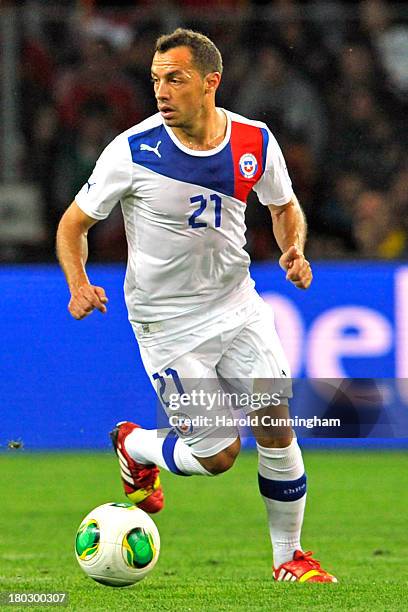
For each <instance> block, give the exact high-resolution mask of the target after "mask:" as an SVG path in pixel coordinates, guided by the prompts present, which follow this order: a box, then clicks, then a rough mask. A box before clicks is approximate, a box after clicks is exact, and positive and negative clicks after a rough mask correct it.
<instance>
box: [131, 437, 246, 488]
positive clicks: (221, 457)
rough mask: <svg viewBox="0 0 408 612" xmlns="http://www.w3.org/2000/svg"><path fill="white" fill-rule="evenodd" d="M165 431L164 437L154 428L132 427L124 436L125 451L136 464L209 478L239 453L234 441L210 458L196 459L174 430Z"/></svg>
mask: <svg viewBox="0 0 408 612" xmlns="http://www.w3.org/2000/svg"><path fill="white" fill-rule="evenodd" d="M166 431H167V432H168V433H167V435H166V434H165V433H164V432H163V431H160V430H157V429H142V428H140V427H137V428H136V427H135V428H134V429H133V430H132V431H131V432H130V433H129V434H128V435H127V437H126V440H125V447H126V451H127V452H128V453H129V455H130V456H131V457H132V459H134V460H135V461H137V462H138V463H143V464H152V463H155V464H156V465H158V466H159V467H161V468H163V469H165V470H167V471H169V472H173V473H174V474H179V475H183V476H191V475H193V474H201V475H205V476H211V475H215V474H221V473H222V472H225V471H227V470H228V469H229V468H230V467H231V466H232V465H233V463H234V460H235V458H236V456H237V455H238V453H239V450H240V440H239V438H236V439H235V440H234V441H232V442H231V443H229V444H228V446H227V447H226V448H224V449H223V450H221V451H219V452H217V453H215V454H214V455H212V456H209V457H198V456H195V455H194V453H193V451H192V450H191V448H190V446H188V444H186V442H185V441H184V440H182V439H181V438H180V437H179V436H178V435H177V434H176V433H175V431H174V430H170V431H169V430H166Z"/></svg>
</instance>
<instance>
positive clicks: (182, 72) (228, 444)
mask: <svg viewBox="0 0 408 612" xmlns="http://www.w3.org/2000/svg"><path fill="white" fill-rule="evenodd" d="M221 74H222V58H221V55H220V53H219V51H218V49H217V48H216V46H215V45H214V44H213V42H212V41H211V40H209V39H208V38H207V37H205V36H204V35H202V34H200V33H197V32H193V31H191V30H185V29H182V28H178V29H177V30H176V31H174V32H173V33H172V34H169V35H166V36H162V37H160V38H159V39H158V40H157V43H156V49H155V54H154V57H153V62H152V67H151V76H152V81H153V88H154V93H155V97H156V100H157V106H158V111H159V112H158V113H157V114H155V115H153V116H152V117H149V118H148V119H146V120H145V121H143V122H142V123H140V124H138V125H136V126H134V127H131V128H130V129H129V130H127V131H126V132H124V133H122V134H120V135H119V136H118V137H117V138H115V140H113V142H111V144H109V145H108V146H107V148H106V149H105V150H104V151H103V153H102V155H101V156H100V158H99V160H98V161H97V163H96V166H95V169H94V171H93V173H92V175H91V177H90V178H89V180H88V181H87V183H86V184H85V185H84V186H83V187H82V189H81V190H80V191H79V193H78V194H77V195H76V197H75V200H74V201H73V202H72V204H71V205H70V206H69V208H68V209H67V211H66V212H65V214H64V215H63V217H62V220H61V222H60V225H59V228H58V233H57V253H58V258H59V261H60V263H61V266H62V268H63V270H64V273H65V276H66V279H67V282H68V286H69V289H70V292H71V299H70V302H69V306H68V308H69V311H70V313H71V315H72V316H73V317H74V318H75V319H83V318H84V317H86V316H87V315H89V314H90V313H91V312H92V311H93V310H94V309H97V310H99V311H100V312H102V313H105V312H106V311H107V302H108V298H107V296H106V295H105V291H104V289H103V288H102V287H97V286H94V285H92V283H91V282H90V280H89V279H88V276H87V274H86V270H85V264H86V260H87V232H88V230H89V229H90V228H91V227H92V226H93V225H94V224H95V223H97V221H100V220H102V219H105V218H106V217H107V216H108V215H109V213H110V212H111V210H112V209H113V207H114V206H115V205H116V203H117V202H118V201H120V202H121V207H122V211H123V216H124V220H125V228H126V234H127V240H128V246H129V257H128V266H127V272H126V280H125V299H126V304H127V307H128V312H129V320H130V323H131V325H132V327H133V330H134V332H135V335H136V338H137V340H138V342H139V346H140V352H141V357H142V360H143V364H144V366H145V369H146V372H147V374H148V376H149V378H150V380H151V382H152V384H153V386H154V387H155V389H156V391H157V393H158V395H159V397H160V399H161V400H162V402H163V405H164V406H165V408H166V410H167V412H168V414H169V416H170V417H171V416H172V412H171V406H170V402H169V396H170V395H171V394H170V391H172V390H173V391H174V390H176V391H177V392H178V393H179V394H182V393H185V394H187V396H188V393H190V397H192V391H197V390H198V389H199V388H202V387H203V386H204V387H205V388H206V390H210V391H215V390H216V389H221V388H225V387H223V386H222V384H223V382H224V383H225V382H227V383H229V384H230V389H231V387H232V389H233V390H234V391H238V392H242V390H244V391H248V392H252V391H255V390H256V388H257V385H259V384H261V386H262V385H265V381H266V384H267V381H270V382H271V383H273V382H274V381H275V382H276V381H277V380H278V381H279V380H280V381H282V379H283V378H285V377H290V373H289V365H288V363H287V360H286V357H285V355H284V352H283V350H282V347H281V344H280V341H279V339H278V337H277V334H276V331H275V329H274V325H273V320H271V315H270V312H269V311H268V310H267V308H266V305H265V304H264V302H263V301H262V299H261V298H260V297H259V295H258V294H257V293H256V291H255V289H254V283H253V281H252V280H251V278H250V275H249V271H248V268H249V263H250V260H249V256H248V254H247V253H246V252H245V250H244V248H243V247H244V244H245V229H246V228H245V220H244V217H245V207H246V199H247V196H248V193H249V192H250V191H251V189H254V190H255V191H256V193H257V195H258V198H259V200H260V202H261V203H262V204H263V205H266V206H268V208H269V210H270V213H271V217H272V223H273V231H274V234H275V237H276V240H277V242H278V244H279V247H280V248H281V250H282V256H281V257H280V260H279V263H280V266H281V267H282V268H283V270H284V271H285V272H286V278H287V280H288V281H290V282H292V283H293V284H294V285H295V286H296V287H298V288H300V289H307V288H308V287H309V285H310V283H311V281H312V272H311V268H310V265H309V262H308V261H307V260H306V259H305V256H304V254H303V249H304V244H305V238H306V223H305V219H304V216H303V213H302V210H301V208H300V205H299V203H298V200H297V198H296V196H295V194H294V193H293V190H292V186H291V181H290V179H289V176H288V173H287V169H286V166H285V162H284V159H283V156H282V153H281V150H280V149H279V146H278V144H277V142H276V140H275V138H274V137H273V135H272V133H271V132H270V131H269V129H268V128H267V126H266V125H265V124H264V123H260V122H258V121H253V120H250V119H246V118H245V117H241V116H239V115H237V114H234V113H232V112H229V111H227V110H224V109H221V108H218V107H217V106H216V104H215V95H216V91H217V88H218V86H219V84H220V81H221ZM272 386H273V385H272ZM271 388H272V387H271ZM288 397H290V391H287V392H286V396H282V397H281V400H280V405H279V406H278V407H276V406H273V405H272V404H271V405H270V406H266V407H263V408H262V410H261V409H260V410H256V411H255V412H254V411H253V410H254V409H253V406H251V405H250V406H248V407H247V411H248V413H251V414H258V415H261V414H262V415H264V416H268V415H270V416H272V417H276V416H277V415H280V416H282V415H283V416H284V415H287V414H288V408H287V406H288ZM205 408H206V407H204V411H203V406H201V414H202V413H203V412H204V413H205V414H207V411H206V409H205ZM197 410H198V412H197ZM199 412H200V410H199V409H197V407H196V406H193V402H191V405H187V406H184V405H183V407H182V409H181V411H180V412H178V413H177V418H178V419H179V421H178V425H177V423H176V428H175V429H171V430H166V431H164V432H163V431H158V430H145V429H142V428H141V427H139V426H138V425H136V424H134V423H131V422H129V421H125V422H121V423H118V424H117V425H116V427H115V428H114V430H113V432H111V437H112V441H113V444H114V448H115V451H116V454H117V456H118V459H119V464H120V471H121V476H122V481H123V485H124V489H125V493H126V494H127V496H128V497H129V499H130V500H131V501H133V503H135V504H137V505H138V506H139V507H140V508H142V509H143V510H145V511H147V512H158V511H159V510H161V508H162V507H163V491H162V488H161V485H160V480H159V476H158V473H159V467H161V468H163V469H165V470H169V471H171V472H173V473H175V474H180V475H192V474H201V475H204V476H211V475H215V474H220V473H221V472H225V471H226V470H228V469H229V468H230V467H231V466H232V465H233V463H234V460H235V458H236V456H237V454H238V452H239V450H240V440H239V432H238V429H237V428H236V427H235V425H234V424H232V425H227V426H225V427H221V428H220V427H217V425H216V423H215V416H219V417H220V416H226V415H227V414H229V415H230V414H231V412H230V407H229V406H223V405H217V406H216V409H215V412H213V413H212V416H213V420H212V421H211V418H209V420H208V422H207V421H205V419H203V422H202V423H199V424H198V425H197V424H196V423H195V421H194V417H196V416H197V414H198V413H199ZM210 414H211V413H210ZM169 420H170V419H169ZM170 422H171V420H170ZM259 423H261V421H259ZM253 431H254V435H255V438H256V444H257V450H258V456H259V467H258V477H259V489H260V494H261V496H262V497H263V499H264V502H265V505H266V511H267V518H268V525H269V531H270V535H271V540H272V547H273V556H274V570H273V576H274V578H275V580H285V581H298V582H335V581H336V579H335V578H334V576H332V575H331V574H329V573H328V572H326V571H325V570H324V569H322V567H321V566H320V564H319V562H318V561H316V560H315V559H313V558H312V553H310V552H303V551H302V548H301V544H300V532H301V526H302V521H303V513H304V507H305V501H306V476H305V473H304V466H303V460H302V455H301V451H300V448H299V446H298V443H297V440H296V438H295V437H294V436H293V432H292V430H291V429H290V428H289V427H280V428H277V427H268V426H264V425H263V423H262V424H259V425H256V426H254V429H253ZM165 434H167V435H165ZM158 466H159V467H158Z"/></svg>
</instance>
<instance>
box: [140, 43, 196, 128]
mask: <svg viewBox="0 0 408 612" xmlns="http://www.w3.org/2000/svg"><path fill="white" fill-rule="evenodd" d="M152 80H153V86H154V94H155V96H156V100H157V107H158V109H159V111H160V113H161V115H162V117H163V119H164V122H165V123H166V125H168V126H170V127H188V126H190V125H192V124H193V123H194V119H195V118H196V117H197V115H198V114H199V113H200V111H201V109H202V108H203V104H204V96H205V91H206V79H205V78H203V77H202V75H201V74H200V72H199V71H198V69H197V68H196V67H195V66H194V64H193V61H192V56H191V51H190V49H189V48H188V47H175V48H174V49H170V50H169V51H166V52H165V53H155V55H154V57H153V63H152Z"/></svg>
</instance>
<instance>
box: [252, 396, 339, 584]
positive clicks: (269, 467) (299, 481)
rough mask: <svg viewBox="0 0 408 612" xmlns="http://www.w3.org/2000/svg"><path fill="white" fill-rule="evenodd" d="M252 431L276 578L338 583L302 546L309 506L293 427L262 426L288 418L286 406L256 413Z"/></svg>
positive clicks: (302, 467) (299, 452)
mask: <svg viewBox="0 0 408 612" xmlns="http://www.w3.org/2000/svg"><path fill="white" fill-rule="evenodd" d="M255 414H257V415H258V417H259V418H258V425H257V426H255V427H254V428H253V430H254V435H255V437H256V445H257V449H258V457H259V464H258V480H259V490H260V493H261V495H262V497H263V499H264V502H265V506H266V511H267V515H268V523H269V532H270V535H271V540H272V547H273V559H274V572H273V575H274V578H275V580H279V581H291V582H337V579H336V578H335V577H334V576H332V575H331V574H329V573H328V572H326V570H324V569H323V568H322V567H321V566H320V563H319V561H316V559H313V557H312V553H311V552H306V553H305V552H303V551H302V548H301V544H300V534H301V530H302V523H303V514H304V510H305V503H306V475H305V471H304V466H303V459H302V453H301V451H300V448H299V446H298V443H297V440H296V438H295V437H294V436H293V432H292V430H291V429H290V427H272V426H268V425H266V426H264V425H262V417H263V416H267V417H271V418H287V417H289V410H288V407H287V406H283V405H280V406H278V407H273V408H267V409H265V410H262V411H261V410H260V411H257V412H256V413H255Z"/></svg>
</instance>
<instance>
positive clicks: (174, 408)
mask: <svg viewBox="0 0 408 612" xmlns="http://www.w3.org/2000/svg"><path fill="white" fill-rule="evenodd" d="M220 346H221V344H220V342H219V341H218V340H217V338H215V339H210V340H207V341H206V342H204V343H203V344H201V345H200V346H199V347H197V349H196V350H195V351H192V352H190V353H185V354H184V355H181V356H180V357H178V358H177V359H175V361H174V362H172V363H171V364H170V365H169V366H168V367H166V368H165V369H164V371H163V370H161V371H159V372H155V371H154V370H155V369H154V368H153V367H152V365H151V363H150V355H149V353H148V352H147V351H141V354H142V358H143V362H144V365H145V367H146V370H147V372H148V374H149V377H150V379H151V381H152V384H153V385H154V386H155V389H156V392H157V395H158V397H160V402H161V405H162V406H163V407H164V409H165V410H166V412H167V416H168V417H169V421H170V424H171V425H172V426H174V429H172V430H169V429H165V430H163V429H162V430H157V429H153V430H146V429H142V428H140V427H139V426H137V425H136V424H135V423H130V422H128V421H125V422H122V423H118V425H117V426H116V427H115V429H114V430H113V432H112V433H111V437H112V441H113V445H114V448H115V451H116V454H117V456H118V459H119V466H120V471H121V477H122V481H123V485H124V488H125V493H126V495H127V496H128V497H129V499H130V500H131V501H132V502H133V503H135V504H137V505H138V506H139V507H140V508H142V509H143V510H146V511H147V512H158V511H159V510H161V508H162V507H163V492H162V490H161V486H160V480H159V476H158V474H159V469H158V467H157V466H160V467H161V468H163V469H165V470H168V471H171V472H173V473H174V474H178V475H183V476H190V475H193V474H201V475H205V476H211V475H213V474H220V473H222V472H225V471H226V470H228V469H229V468H230V467H231V466H232V464H233V462H234V460H235V457H236V456H237V454H238V453H239V449H240V441H239V435H238V430H237V429H236V428H235V427H224V428H222V429H220V428H218V427H217V426H216V425H215V418H213V416H214V415H215V414H216V415H217V416H218V417H230V410H229V407H228V406H223V405H220V406H219V405H218V404H217V405H216V406H214V405H213V403H208V401H209V399H211V398H217V397H218V393H219V390H220V386H219V381H218V378H217V374H216V371H215V367H214V364H215V363H216V362H217V360H218V359H219V349H220ZM180 394H181V395H182V396H183V397H184V398H186V397H187V398H188V397H189V398H190V401H189V402H187V405H184V402H183V403H182V405H181V406H179V403H177V398H179V397H180ZM197 397H199V398H201V397H203V398H204V399H202V400H200V401H198V402H197V401H194V400H195V399H196V398H197ZM175 398H176V399H175ZM210 407H211V410H210V409H209V408H210ZM197 423H198V424H197Z"/></svg>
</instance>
